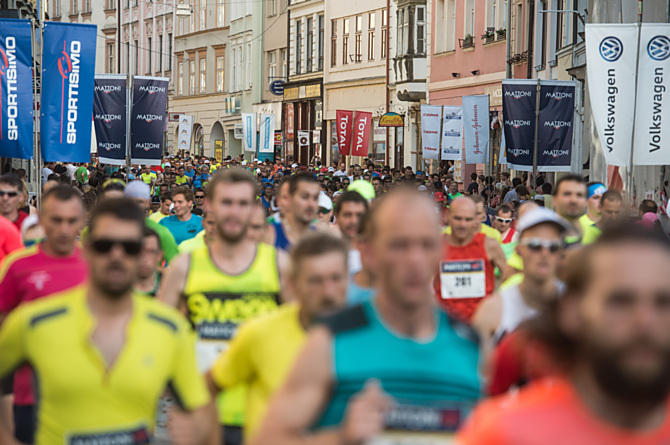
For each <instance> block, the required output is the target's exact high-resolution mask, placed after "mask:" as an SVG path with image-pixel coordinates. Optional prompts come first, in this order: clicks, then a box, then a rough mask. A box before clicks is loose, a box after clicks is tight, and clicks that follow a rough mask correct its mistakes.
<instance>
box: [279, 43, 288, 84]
mask: <svg viewBox="0 0 670 445" xmlns="http://www.w3.org/2000/svg"><path fill="white" fill-rule="evenodd" d="M279 58H280V59H281V77H282V79H284V80H286V50H285V49H280V50H279Z"/></svg>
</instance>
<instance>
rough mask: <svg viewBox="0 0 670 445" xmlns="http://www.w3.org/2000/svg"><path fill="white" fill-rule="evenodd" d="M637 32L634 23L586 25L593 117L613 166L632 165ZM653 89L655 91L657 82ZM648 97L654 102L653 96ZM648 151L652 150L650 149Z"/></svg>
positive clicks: (588, 73)
mask: <svg viewBox="0 0 670 445" xmlns="http://www.w3.org/2000/svg"><path fill="white" fill-rule="evenodd" d="M637 33H638V28H637V25H636V24H634V23H631V24H612V23H607V24H587V25H586V60H587V64H586V71H587V76H588V82H589V97H590V100H591V114H592V116H593V120H594V122H595V124H596V128H597V130H598V138H599V139H600V143H601V145H602V148H603V152H604V154H605V161H606V162H607V164H609V165H616V166H627V165H629V164H630V151H631V141H632V131H633V110H634V109H635V107H634V104H635V66H636V62H637V60H636V59H637V56H636V53H637V48H638V45H637ZM645 51H646V49H645ZM640 54H642V53H640ZM647 66H648V65H647ZM650 74H653V71H652V72H651V73H650ZM648 76H649V74H646V76H645V77H646V78H647V79H649V77H648ZM648 81H649V80H648ZM649 86H651V88H652V89H653V79H652V80H651V82H650V85H649ZM647 98H648V99H650V98H649V96H647ZM640 103H644V102H640ZM640 103H638V105H639V104H640ZM649 103H650V104H651V103H652V102H649ZM637 108H638V112H639V111H641V110H642V109H643V108H648V109H649V110H648V111H649V112H651V113H652V114H653V106H646V105H645V106H644V107H640V106H638V107H637ZM640 137H641V138H642V137H643V135H642V136H640ZM508 142H509V141H508ZM647 145H648V144H647ZM645 149H646V150H647V151H648V148H645ZM652 157H653V154H652ZM508 159H509V156H508Z"/></svg>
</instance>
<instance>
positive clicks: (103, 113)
mask: <svg viewBox="0 0 670 445" xmlns="http://www.w3.org/2000/svg"><path fill="white" fill-rule="evenodd" d="M126 93H127V91H126V75H125V74H96V75H95V86H94V93H93V96H94V100H93V124H94V128H95V139H96V146H95V148H96V151H97V153H98V158H99V160H100V162H102V163H103V164H112V165H125V163H126V125H127V122H126V121H127V119H126V98H127V94H126Z"/></svg>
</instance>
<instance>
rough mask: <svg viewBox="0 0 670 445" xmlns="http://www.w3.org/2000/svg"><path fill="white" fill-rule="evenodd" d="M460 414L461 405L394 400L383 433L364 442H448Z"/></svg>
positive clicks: (381, 444)
mask: <svg viewBox="0 0 670 445" xmlns="http://www.w3.org/2000/svg"><path fill="white" fill-rule="evenodd" d="M464 418H465V414H464V411H463V410H462V409H461V408H435V407H425V406H417V405H402V404H396V405H394V406H393V408H392V409H391V410H390V411H389V413H388V414H387V415H386V419H385V427H386V430H385V431H384V433H383V434H381V435H379V436H378V437H375V438H374V439H372V440H369V441H368V442H367V443H366V445H449V444H452V443H453V440H454V432H455V431H456V430H457V429H458V427H459V426H460V425H461V423H462V422H463V420H464Z"/></svg>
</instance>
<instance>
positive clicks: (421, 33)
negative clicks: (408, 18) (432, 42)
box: [414, 6, 426, 54]
mask: <svg viewBox="0 0 670 445" xmlns="http://www.w3.org/2000/svg"><path fill="white" fill-rule="evenodd" d="M415 14H416V17H415V21H416V25H415V27H414V36H415V39H416V45H415V46H414V51H415V53H416V54H426V7H425V6H417V7H416V12H415Z"/></svg>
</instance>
